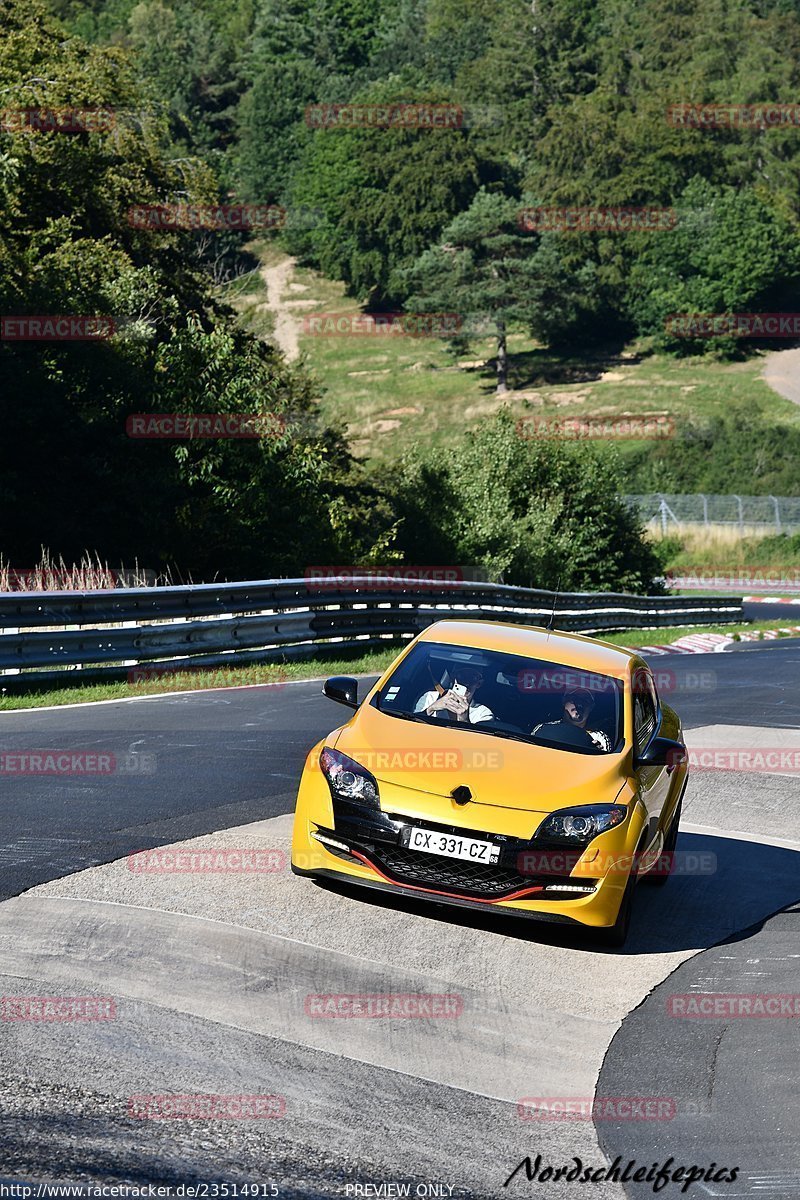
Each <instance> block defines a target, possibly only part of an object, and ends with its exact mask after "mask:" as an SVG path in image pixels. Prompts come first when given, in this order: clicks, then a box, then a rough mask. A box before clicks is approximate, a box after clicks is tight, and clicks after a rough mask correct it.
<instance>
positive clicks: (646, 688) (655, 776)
mask: <svg viewBox="0 0 800 1200" xmlns="http://www.w3.org/2000/svg"><path fill="white" fill-rule="evenodd" d="M631 695H632V697H633V744H634V755H635V758H637V759H638V757H639V756H640V755H641V754H642V753H643V752H644V750H645V749H646V748H647V746H648V745H649V743H650V741H651V740H652V738H653V737H655V735H656V734H657V732H658V729H659V725H660V724H661V706H660V702H659V699H658V692H657V691H656V685H655V680H654V679H653V676H652V674H651V672H650V671H649V670H648V669H647V667H638V668H637V669H636V670H635V671H634V673H633V676H632V686H631ZM635 769H636V775H637V778H638V782H639V795H640V796H641V799H642V803H643V804H644V806H645V808H646V809H647V821H648V837H647V844H648V846H650V845H652V844H653V840H654V839H655V838H656V835H657V834H658V832H659V828H658V826H659V820H660V818H661V813H662V811H663V809H664V805H665V804H666V801H667V796H668V794H669V787H670V777H669V774H668V770H667V768H666V767H636V768H635ZM661 832H662V834H663V832H664V831H663V829H662V830H661ZM654 849H656V850H657V851H658V852H660V849H661V843H660V841H659V842H658V843H657V844H656V846H655V847H654Z"/></svg>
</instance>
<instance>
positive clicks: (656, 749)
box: [634, 737, 686, 768]
mask: <svg viewBox="0 0 800 1200" xmlns="http://www.w3.org/2000/svg"><path fill="white" fill-rule="evenodd" d="M685 760H686V747H685V746H684V744H683V742H675V741H673V739H672V738H665V737H654V738H652V739H651V741H650V742H649V744H648V745H647V747H646V748H645V750H644V753H643V754H639V755H637V757H636V759H635V761H634V766H637V767H670V768H672V767H677V765H678V763H682V762H685Z"/></svg>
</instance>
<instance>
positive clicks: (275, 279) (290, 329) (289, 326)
mask: <svg viewBox="0 0 800 1200" xmlns="http://www.w3.org/2000/svg"><path fill="white" fill-rule="evenodd" d="M296 265H297V259H296V258H285V259H284V260H283V262H281V263H278V265H277V266H275V267H264V269H263V270H262V272H261V277H262V279H263V280H264V283H265V285H266V288H267V304H266V307H267V309H268V310H269V311H270V312H271V313H273V314H274V317H275V331H274V333H273V335H272V338H273V341H274V342H275V343H276V345H277V346H278V349H279V350H282V351H283V353H284V354H285V355H286V358H287V360H288V361H289V362H293V361H294V359H296V358H297V357H298V356H299V354H300V341H299V320H298V317H299V313H298V311H297V310H298V309H303V308H314V306H315V304H316V301H315V300H290V299H289V298H288V296H287V293H291V292H292V291H302V292H304V291H306V288H305V287H303V286H302V285H300V284H297V283H294V282H293V280H292V277H293V275H294V268H295V266H296Z"/></svg>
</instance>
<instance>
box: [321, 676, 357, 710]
mask: <svg viewBox="0 0 800 1200" xmlns="http://www.w3.org/2000/svg"><path fill="white" fill-rule="evenodd" d="M322 694H323V696H327V697H328V699H329V700H335V701H336V703H337V704H346V705H347V707H348V708H358V681H357V680H355V679H351V677H350V676H349V675H333V676H332V677H331V678H330V679H326V680H325V682H324V683H323V685H322Z"/></svg>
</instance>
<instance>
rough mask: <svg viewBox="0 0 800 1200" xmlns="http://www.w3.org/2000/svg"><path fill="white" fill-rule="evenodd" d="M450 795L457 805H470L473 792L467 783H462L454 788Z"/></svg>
mask: <svg viewBox="0 0 800 1200" xmlns="http://www.w3.org/2000/svg"><path fill="white" fill-rule="evenodd" d="M450 795H451V796H452V797H453V799H454V800H455V802H456V804H469V802H470V800H471V799H472V792H471V791H470V790H469V788H468V787H467V785H466V784H465V783H461V784H459V785H458V787H455V788H453V790H452V792H451V793H450Z"/></svg>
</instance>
